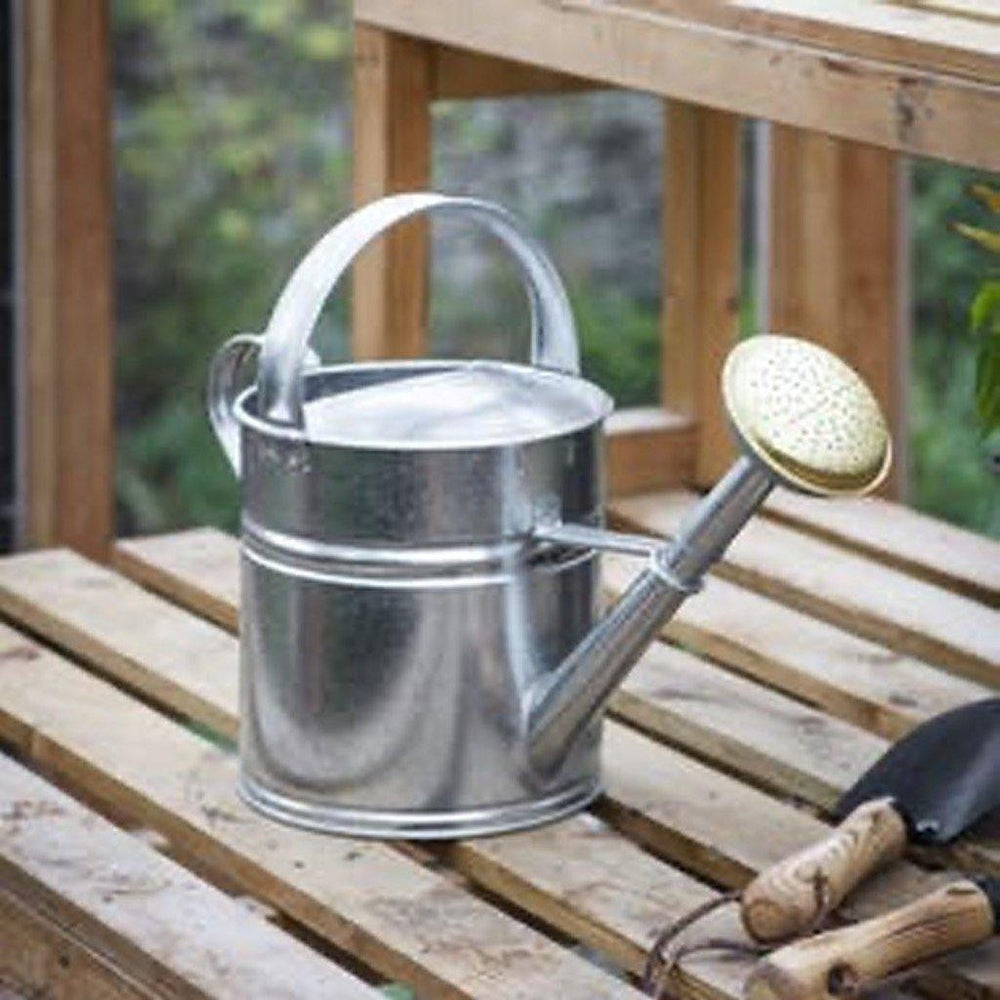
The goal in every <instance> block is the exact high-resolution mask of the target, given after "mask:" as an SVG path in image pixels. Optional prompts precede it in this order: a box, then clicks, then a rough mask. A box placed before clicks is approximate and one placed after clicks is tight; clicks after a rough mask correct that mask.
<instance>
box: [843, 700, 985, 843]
mask: <svg viewBox="0 0 1000 1000" xmlns="http://www.w3.org/2000/svg"><path fill="white" fill-rule="evenodd" d="M887 795H888V796H891V797H892V798H893V799H894V800H895V803H896V807H897V808H898V810H899V812H900V813H901V814H902V815H903V816H904V817H905V819H906V820H907V823H908V826H909V829H910V837H911V839H912V840H915V841H918V842H922V843H931V844H937V843H945V842H947V841H949V840H953V839H954V838H955V837H957V836H958V835H959V834H960V833H961V832H962V831H963V830H966V829H968V827H970V826H971V825H972V824H973V823H975V822H976V820H978V819H981V818H982V817H983V816H986V815H987V814H988V813H990V812H992V811H993V810H994V809H997V808H1000V698H987V699H985V700H984V701H977V702H972V703H971V704H969V705H963V706H962V707H961V708H956V709H953V710H952V711H950V712H945V713H944V714H943V715H938V716H935V717H934V718H933V719H929V720H928V721H927V722H924V723H922V724H921V725H919V726H918V727H917V728H916V729H914V730H913V732H911V733H909V734H908V735H906V736H905V737H904V738H903V739H902V740H900V741H899V742H898V743H896V744H895V745H894V746H893V747H892V749H890V750H889V751H888V752H887V753H886V754H885V755H884V756H883V757H882V758H881V759H880V760H879V761H878V762H877V763H876V764H875V765H874V766H873V767H872V768H871V769H870V770H869V771H868V773H867V774H865V775H864V777H862V778H861V780H860V781H859V782H858V783H857V784H856V785H855V786H854V787H853V788H851V789H850V790H849V791H848V792H847V793H846V794H845V795H844V797H843V798H842V799H841V800H840V802H838V803H837V815H838V817H841V818H842V817H844V816H846V815H847V814H848V813H850V812H851V811H852V810H853V809H854V808H855V807H856V806H859V805H861V803H862V802H868V801H870V800H871V799H879V798H883V797H885V796H887Z"/></svg>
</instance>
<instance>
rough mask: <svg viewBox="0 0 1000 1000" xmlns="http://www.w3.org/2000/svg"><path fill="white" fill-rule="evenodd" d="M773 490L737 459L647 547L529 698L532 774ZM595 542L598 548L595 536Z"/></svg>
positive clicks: (766, 477)
mask: <svg viewBox="0 0 1000 1000" xmlns="http://www.w3.org/2000/svg"><path fill="white" fill-rule="evenodd" d="M773 487H774V477H773V476H772V475H771V474H770V472H769V470H768V469H767V468H766V467H764V466H762V465H761V464H760V463H759V462H756V461H755V460H753V459H751V458H747V457H744V458H741V459H740V460H738V461H737V462H736V464H735V465H734V466H733V467H732V468H731V469H730V470H729V472H728V474H727V475H726V476H725V477H724V478H723V479H722V480H721V481H720V482H719V484H718V485H717V486H716V487H715V489H714V490H713V491H712V492H711V493H710V494H709V495H708V496H707V497H705V498H704V499H703V500H702V501H701V502H700V503H699V504H698V505H697V507H695V509H694V510H693V511H692V513H691V515H690V516H689V517H688V518H687V520H686V521H685V523H684V524H683V525H682V527H681V530H680V531H679V532H678V534H677V537H676V538H675V539H673V540H672V541H670V542H660V543H652V544H650V545H649V546H648V548H647V551H648V559H647V565H646V568H645V569H644V570H643V572H642V573H641V574H640V575H639V576H638V577H637V578H636V580H635V581H634V582H633V583H632V585H631V586H630V587H629V588H628V590H627V591H626V592H625V593H624V594H623V595H622V597H621V598H620V599H619V600H618V601H617V602H616V603H615V604H614V605H613V606H612V607H611V608H610V609H609V611H608V612H607V614H606V615H605V616H604V618H602V619H601V621H599V622H598V623H597V625H596V626H595V627H594V628H593V629H592V630H591V631H590V632H589V633H588V634H587V635H586V636H584V638H583V639H582V640H581V641H580V643H579V644H578V645H577V646H576V648H575V649H574V650H572V652H570V654H569V655H568V656H567V657H566V659H565V660H563V662H562V663H561V664H560V665H559V666H558V667H557V668H556V669H555V670H554V671H551V672H549V673H548V674H544V675H543V676H542V677H541V678H539V680H538V681H536V683H535V685H534V687H533V688H532V690H531V691H530V692H529V695H528V701H527V707H526V717H525V725H526V728H527V745H528V753H529V759H530V761H531V765H532V767H533V768H534V769H536V770H538V771H540V772H543V773H544V772H546V771H549V770H551V769H552V768H553V767H556V766H558V764H559V762H560V761H561V760H562V758H563V755H564V753H565V752H566V749H567V748H568V747H570V746H571V745H572V743H573V740H574V739H575V737H576V736H577V735H578V734H579V733H580V732H581V731H582V730H583V729H585V728H586V726H587V725H588V723H589V722H590V721H591V719H593V718H594V717H595V716H596V715H597V714H599V713H600V711H601V710H602V709H603V708H604V705H605V704H606V703H607V701H608V699H609V698H610V697H611V695H612V693H613V692H614V690H615V688H617V687H618V685H619V684H620V683H621V681H622V680H623V679H624V678H625V676H626V674H628V672H629V671H630V670H631V669H632V667H633V666H634V665H635V664H636V662H637V661H638V659H639V657H640V656H642V654H643V652H644V651H645V649H646V647H647V646H648V645H649V644H650V643H651V642H652V641H653V640H654V639H655V638H656V636H657V634H658V633H659V631H660V629H661V628H662V627H663V626H664V624H665V623H666V622H667V621H669V619H670V618H671V617H672V616H673V614H674V612H675V611H676V610H677V608H678V607H679V606H680V605H681V603H682V602H683V601H684V600H685V598H687V597H688V596H690V595H691V594H695V593H697V592H698V591H699V590H700V589H701V580H702V575H703V574H704V572H705V570H707V569H708V567H709V566H710V565H711V564H712V563H713V562H714V561H715V560H716V559H718V558H719V556H721V555H722V553H723V551H725V549H726V547H727V546H728V544H729V542H730V541H731V540H732V539H733V537H734V536H735V535H736V533H737V532H738V531H739V530H740V528H741V527H742V526H743V524H744V523H745V522H746V520H747V518H749V517H750V515H751V514H752V513H753V511H754V510H756V509H757V507H758V506H760V504H761V503H762V502H763V500H764V498H765V497H766V496H767V494H768V493H770V491H771V489H772V488H773ZM540 533H541V534H543V536H544V537H546V538H548V539H550V540H552V541H564V542H565V541H568V540H570V539H571V538H575V537H576V536H577V531H576V530H575V529H573V528H567V529H562V528H561V526H560V527H552V528H549V529H542V531H541V532H540ZM597 534H598V532H595V535H597ZM615 541H616V536H615V535H613V534H608V535H607V544H606V545H605V546H604V547H607V548H615V549H619V550H620V549H623V548H624V549H625V550H626V551H633V552H634V551H637V549H638V546H637V545H636V544H635V543H633V544H632V546H631V547H628V548H627V547H626V546H624V545H616V544H615ZM595 544H600V539H599V538H595Z"/></svg>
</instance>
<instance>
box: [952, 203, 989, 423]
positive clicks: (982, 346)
mask: <svg viewBox="0 0 1000 1000" xmlns="http://www.w3.org/2000/svg"><path fill="white" fill-rule="evenodd" d="M969 193H970V194H971V195H972V196H973V197H974V198H975V199H976V200H977V201H979V202H980V204H982V205H983V206H985V208H986V209H987V210H988V211H989V212H991V213H992V214H993V215H1000V190H997V189H994V188H991V187H990V186H989V185H987V184H973V185H971V187H970V188H969ZM952 228H953V229H954V230H955V231H956V232H957V233H958V234H959V235H960V236H964V237H965V238H966V239H967V240H971V241H972V242H973V243H974V244H976V245H977V246H979V247H981V248H982V249H984V250H987V251H989V252H990V253H993V254H1000V232H996V231H995V230H993V229H986V228H984V227H982V226H970V225H969V224H968V223H965V222H956V223H954V224H953V226H952ZM969 317H970V321H971V326H972V333H973V335H974V336H975V337H976V338H977V339H978V354H977V357H976V411H977V412H978V414H979V419H980V421H981V422H982V425H983V430H984V431H985V432H986V433H987V434H990V433H992V432H994V431H997V430H1000V281H997V280H995V279H987V280H986V281H985V282H984V283H983V285H982V287H981V288H980V289H979V292H978V293H977V294H976V297H975V299H974V300H973V302H972V308H971V309H970V310H969Z"/></svg>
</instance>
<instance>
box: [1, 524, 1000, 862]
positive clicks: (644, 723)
mask: <svg viewBox="0 0 1000 1000" xmlns="http://www.w3.org/2000/svg"><path fill="white" fill-rule="evenodd" d="M184 538H185V536H180V537H179V539H178V544H177V545H176V546H174V547H173V548H171V546H170V545H169V543H168V541H167V539H159V540H156V541H155V543H154V545H153V547H152V549H151V553H150V556H149V561H150V562H156V561H157V560H158V559H164V560H165V561H164V562H163V563H160V564H159V566H160V568H159V570H158V572H159V584H160V586H161V587H162V588H163V589H162V591H161V592H163V593H165V594H167V595H168V596H169V597H171V598H172V599H175V600H183V595H184V594H185V593H186V592H187V588H186V581H188V580H190V576H189V575H188V574H189V573H190V566H189V565H187V564H186V563H185V559H184V556H183V547H184V545H183V542H184ZM197 541H198V542H199V548H200V549H202V551H205V550H206V549H207V548H212V549H214V550H215V551H216V553H217V554H216V558H215V559H214V564H215V566H216V567H217V571H216V572H214V573H211V572H207V571H205V572H201V575H200V576H199V577H198V579H199V582H200V586H201V587H202V588H204V589H208V590H209V592H211V593H213V594H214V597H215V598H216V599H218V598H220V597H221V596H222V595H223V594H225V593H227V592H231V591H232V575H231V574H233V573H234V572H235V551H236V548H237V546H236V543H235V540H234V539H232V538H229V537H228V536H225V535H221V534H219V533H211V534H200V535H199V536H197ZM131 551H132V553H133V559H134V560H141V559H142V558H143V556H144V543H143V542H141V541H136V542H133V543H131ZM633 562H634V561H633ZM623 563H624V560H622V559H620V558H619V557H614V558H609V557H607V556H606V557H605V575H606V577H607V576H608V570H609V569H611V571H612V574H617V576H614V575H612V578H611V582H612V583H613V584H614V585H616V586H618V587H623V586H624V581H625V580H626V579H628V577H629V576H630V575H631V571H630V568H628V567H627V566H626V567H623ZM227 567H228V573H229V574H230V575H229V577H228V579H227ZM175 572H176V573H177V574H178V576H177V577H176V578H175V577H174V576H173V574H174V573H175ZM23 575H24V574H23ZM107 575H108V576H111V574H107ZM175 579H176V580H177V581H178V584H179V586H177V587H175V586H174V585H173V582H172V581H173V580H175ZM717 585H718V584H717V583H716V582H715V581H712V584H711V586H717ZM751 596H752V595H751ZM0 600H2V591H0ZM756 600H757V601H763V599H760V598H757V599H756ZM699 601H701V602H703V603H702V607H707V608H709V610H710V609H711V606H710V605H709V603H708V602H707V601H705V599H704V598H701V597H700V598H696V599H694V600H692V601H689V602H688V604H687V605H685V606H683V607H682V609H681V613H682V614H683V613H684V611H685V608H690V607H694V606H695V605H696V604H697V603H698V602H699ZM123 602H124V589H123V590H122V596H120V597H119V604H121V603H123ZM765 603H766V602H765ZM62 604H63V606H64V608H65V609H66V610H64V611H63V615H64V616H65V615H66V614H68V613H69V611H68V609H69V608H71V607H72V604H73V602H72V601H69V600H66V599H65V598H64V599H63V601H62ZM189 606H190V607H191V608H192V609H194V610H197V608H198V605H197V604H194V605H189ZM152 610H153V609H149V611H152ZM149 611H147V612H146V613H149ZM47 613H48V614H51V612H47ZM42 617H43V618H44V615H43V616H42ZM796 617H797V618H798V617H801V616H796ZM80 625H81V627H82V628H84V629H85V630H88V631H90V632H95V631H96V632H99V631H100V630H101V624H100V621H99V619H96V618H94V617H89V618H87V619H86V620H81V622H80ZM767 625H768V622H767V621H766V620H765V622H764V626H765V627H767ZM792 625H793V629H794V631H795V632H799V631H801V630H800V629H799V628H798V627H797V621H793V623H792ZM43 628H44V626H43ZM808 638H809V636H808V635H807V636H806V640H808ZM70 648H72V649H73V651H74V652H75V653H77V654H78V655H85V653H86V648H87V644H86V642H80V643H78V644H76V645H74V646H72V647H70ZM820 654H821V656H822V655H826V651H824V650H820ZM147 660H148V662H149V663H153V662H154V658H153V657H149V658H147ZM158 662H160V663H162V662H163V656H162V653H161V656H160V658H159V660H158ZM861 662H862V663H864V662H865V660H864V659H862V660H861ZM904 666H905V661H904ZM868 667H869V669H871V670H878V669H888V668H887V667H886V666H885V661H884V660H877V659H876V660H875V661H874V662H872V661H871V660H869V661H868ZM158 669H160V668H158ZM926 669H927V671H928V672H929V673H931V674H934V673H935V672H934V671H931V670H930V668H926ZM920 677H921V674H920V673H919V672H917V671H912V670H911V671H906V670H904V671H903V674H902V676H901V677H898V678H897V681H898V682H900V683H904V684H905V683H906V682H907V681H908V680H910V679H911V678H912V679H916V681H917V682H918V684H919V680H920ZM633 678H634V679H633ZM633 678H630V679H629V681H628V682H627V683H626V685H625V687H624V688H623V689H622V691H620V692H619V693H618V694H617V695H616V697H615V701H614V706H615V708H614V710H615V712H616V713H617V714H619V715H620V716H621V717H623V718H627V719H629V721H631V722H633V723H635V724H637V725H639V726H640V727H642V728H644V729H646V730H647V731H650V732H653V733H655V734H656V736H657V738H658V739H659V740H666V741H667V742H669V743H671V744H673V745H676V746H680V747H682V748H684V750H686V751H687V752H693V753H695V754H697V755H699V756H701V757H702V758H704V759H707V760H709V761H711V762H712V763H713V764H715V765H716V766H720V767H723V768H724V769H726V770H730V771H733V772H736V773H738V774H740V775H741V776H743V777H746V778H749V779H750V780H752V781H754V782H755V783H757V784H760V785H763V786H765V787H768V788H773V789H775V790H778V791H780V792H782V794H786V795H787V794H795V795H800V796H802V797H803V798H805V799H807V800H809V801H812V802H814V803H815V804H817V805H819V806H821V807H824V808H829V806H830V805H831V804H832V803H833V802H834V801H835V800H836V799H837V798H838V797H839V796H840V795H841V794H842V793H843V792H844V791H845V790H846V789H847V788H848V787H850V785H851V784H853V783H854V781H855V780H856V778H857V777H858V776H859V775H860V774H861V773H862V772H863V771H864V770H865V769H866V768H867V767H868V766H869V765H870V764H871V763H872V762H873V761H874V760H875V759H877V757H878V756H880V755H881V753H882V752H883V751H884V749H885V746H886V745H885V744H884V743H883V742H882V741H880V740H877V739H873V738H871V737H869V736H867V735H866V734H865V733H863V732H859V731H858V730H857V729H853V728H851V727H846V728H845V727H841V726H838V725H837V724H836V723H834V722H833V721H832V720H828V719H825V718H824V717H823V716H822V715H821V714H819V713H816V712H813V711H810V710H809V709H807V708H805V707H803V706H801V705H796V704H794V703H791V702H789V701H788V700H786V699H782V698H781V697H780V696H776V695H774V694H773V693H771V692H768V691H766V690H764V689H761V688H756V689H755V688H754V686H752V685H749V686H745V685H744V684H742V683H741V682H740V681H739V680H738V679H735V678H729V677H727V676H726V675H725V674H724V673H723V672H722V671H719V670H717V669H716V668H714V667H711V666H710V665H708V664H699V662H698V661H694V662H692V661H691V660H690V659H689V658H686V657H685V656H684V654H682V653H680V652H679V651H672V650H669V649H667V648H665V647H656V648H654V649H652V650H650V651H648V652H647V653H646V654H645V656H644V658H643V661H642V663H641V664H640V666H639V667H637V671H636V673H635V674H634V675H633ZM849 678H850V672H849V671H848V680H846V681H845V685H847V684H849V683H850V679H849ZM158 683H160V684H162V683H163V681H160V682H158ZM633 684H634V685H635V687H634V688H633V687H632V685H633ZM962 684H963V687H962V692H963V693H964V694H966V695H967V696H968V697H966V698H965V700H973V699H974V698H975V697H977V696H983V695H984V694H985V692H984V691H983V689H980V688H977V687H975V686H974V685H968V684H967V683H966V682H962ZM955 693H958V692H955ZM958 703H959V704H961V703H962V702H961V701H959V702H958ZM233 711H234V712H235V707H234V708H233ZM708 773H709V774H711V773H713V772H708ZM663 780H664V782H667V781H674V782H678V781H679V779H678V778H677V777H676V776H674V777H672V778H668V777H666V776H665V777H664V778H663ZM706 780H707V779H706ZM679 787H682V788H688V783H687V782H686V781H679ZM758 808H760V807H758ZM694 817H695V814H694V813H689V814H687V815H685V820H686V821H690V822H692V823H694ZM694 829H696V830H700V831H701V832H702V834H703V835H704V836H706V837H709V838H711V835H713V833H714V836H716V837H719V836H722V837H723V839H724V840H726V839H727V838H729V831H726V830H723V831H721V832H720V831H719V830H714V831H713V830H701V828H700V827H698V826H697V824H696V823H694ZM746 836H747V837H748V838H750V839H752V838H753V833H752V831H750V832H747V834H746ZM729 839H732V838H729ZM735 840H736V845H735V849H736V851H737V853H739V851H740V850H742V849H743V847H742V846H741V845H742V843H743V831H741V834H740V836H738V837H736V838H735ZM705 842H706V843H707V842H710V839H709V841H705ZM803 843H809V841H804V842H803ZM779 857H780V855H779ZM955 857H956V858H958V859H960V860H961V862H962V863H963V864H969V865H973V866H977V867H981V868H983V869H990V870H997V871H1000V849H998V847H997V845H996V844H994V843H993V842H992V841H991V840H989V839H984V840H982V841H978V840H977V841H972V842H970V843H968V844H963V845H962V847H961V849H960V851H959V853H957V854H956V855H955ZM775 860H777V858H775ZM685 863H686V864H687V863H689V862H688V860H687V859H685ZM723 869H724V870H727V874H728V877H729V878H730V879H732V878H736V879H737V880H738V879H739V877H740V872H741V870H740V869H732V868H728V869H725V863H724V864H723ZM696 870H698V871H703V872H704V873H705V874H708V875H710V876H711V877H718V875H719V873H718V872H716V871H714V870H713V869H711V868H709V869H701V868H698V869H696ZM734 872H735V873H736V874H735V875H734Z"/></svg>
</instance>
